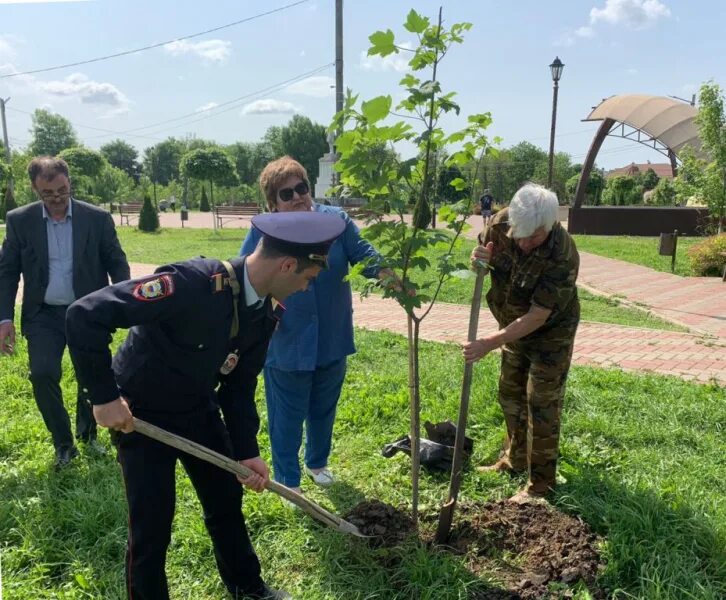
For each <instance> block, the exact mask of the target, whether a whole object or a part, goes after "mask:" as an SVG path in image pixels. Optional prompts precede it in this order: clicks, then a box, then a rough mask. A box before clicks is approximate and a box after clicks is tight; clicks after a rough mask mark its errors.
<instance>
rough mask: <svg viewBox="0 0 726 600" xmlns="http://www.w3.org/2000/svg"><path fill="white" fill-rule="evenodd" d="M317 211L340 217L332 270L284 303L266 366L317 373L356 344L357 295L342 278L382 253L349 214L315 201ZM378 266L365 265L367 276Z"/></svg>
mask: <svg viewBox="0 0 726 600" xmlns="http://www.w3.org/2000/svg"><path fill="white" fill-rule="evenodd" d="M313 210H315V211H317V212H324V213H334V214H338V215H340V218H341V219H343V220H344V221H345V223H346V227H345V231H344V232H343V234H342V235H341V236H340V237H339V238H338V239H337V240H336V241H335V242H334V243H333V245H332V246H331V248H330V252H329V253H328V264H329V266H330V267H329V268H328V269H327V270H325V271H322V272H321V273H320V275H318V277H317V278H316V279H314V280H313V281H312V282H311V284H310V285H309V286H308V289H307V290H306V291H304V292H297V293H295V294H293V295H292V296H290V297H289V298H288V299H287V300H286V301H285V302H284V304H285V309H286V310H285V314H284V316H283V317H282V319H281V321H280V324H279V326H278V328H277V330H276V331H275V333H274V334H273V336H272V340H271V342H270V348H269V350H268V352H267V359H266V362H265V366H266V367H275V368H276V369H280V370H282V371H314V370H315V368H316V367H317V366H319V365H326V364H329V363H331V362H333V361H334V360H339V359H341V358H343V357H345V356H348V355H349V354H353V353H354V352H355V344H354V342H353V296H352V293H351V289H350V284H349V283H348V282H347V281H344V278H345V276H346V275H347V274H348V266H349V265H354V264H356V263H358V262H360V261H362V260H365V259H367V258H369V257H371V258H379V254H378V253H377V252H376V250H375V249H374V248H373V246H371V244H370V243H368V242H367V241H366V240H364V239H363V238H361V236H360V231H359V230H358V227H357V226H356V224H355V223H354V222H353V221H352V220H351V218H350V217H349V216H348V215H347V214H346V213H345V212H344V211H343V210H341V209H340V208H337V207H335V206H325V205H323V204H313ZM260 237H261V235H260V232H259V231H258V230H257V229H254V228H252V229H250V231H249V233H248V234H247V237H246V238H245V241H244V242H243V243H242V249H241V251H240V254H245V255H246V254H251V253H252V252H253V251H254V249H255V248H256V247H257V242H259V240H260ZM378 270H379V268H378V267H377V266H370V267H367V268H366V269H365V270H364V271H363V273H364V275H365V276H366V277H375V276H376V274H377V273H378Z"/></svg>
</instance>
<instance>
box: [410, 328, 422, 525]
mask: <svg viewBox="0 0 726 600" xmlns="http://www.w3.org/2000/svg"><path fill="white" fill-rule="evenodd" d="M418 332H419V322H418V321H417V320H415V319H414V317H413V315H411V314H409V315H408V395H409V401H410V405H411V433H410V437H411V518H412V519H413V524H414V527H416V528H418V480H419V467H420V461H421V457H420V455H419V449H420V446H421V443H420V439H421V396H420V387H419V376H418Z"/></svg>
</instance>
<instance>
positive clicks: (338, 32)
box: [335, 0, 345, 112]
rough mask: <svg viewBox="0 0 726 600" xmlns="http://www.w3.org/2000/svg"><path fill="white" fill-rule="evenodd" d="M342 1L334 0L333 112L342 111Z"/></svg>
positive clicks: (343, 95)
mask: <svg viewBox="0 0 726 600" xmlns="http://www.w3.org/2000/svg"><path fill="white" fill-rule="evenodd" d="M344 97H345V94H344V92H343V0H335V112H340V111H341V110H343V100H344Z"/></svg>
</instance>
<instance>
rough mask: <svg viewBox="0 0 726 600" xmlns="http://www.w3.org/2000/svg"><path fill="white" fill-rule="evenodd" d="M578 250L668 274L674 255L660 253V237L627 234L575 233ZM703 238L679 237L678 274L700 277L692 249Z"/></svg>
mask: <svg viewBox="0 0 726 600" xmlns="http://www.w3.org/2000/svg"><path fill="white" fill-rule="evenodd" d="M573 237H574V238H575V242H576V243H577V248H578V250H582V251H583V252H591V253H592V254H599V255H600V256H607V257H608V258H617V259H618V260H624V261H625V262H629V263H634V264H636V265H642V266H644V267H648V268H650V269H655V270H656V271H663V272H664V273H670V272H671V257H670V256H660V255H659V254H658V246H659V245H660V241H659V238H657V237H632V236H627V235H612V236H610V235H575V236H573ZM703 240H704V238H702V237H679V238H678V246H677V247H676V270H675V274H676V275H683V276H691V277H696V276H697V274H696V273H694V272H693V270H692V269H691V262H690V261H689V260H688V248H690V247H691V246H693V245H694V244H697V243H698V242H701V241H703Z"/></svg>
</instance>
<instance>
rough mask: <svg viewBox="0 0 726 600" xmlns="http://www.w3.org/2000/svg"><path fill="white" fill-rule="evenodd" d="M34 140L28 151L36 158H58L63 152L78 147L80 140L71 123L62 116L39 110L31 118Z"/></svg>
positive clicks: (31, 132)
mask: <svg viewBox="0 0 726 600" xmlns="http://www.w3.org/2000/svg"><path fill="white" fill-rule="evenodd" d="M31 120H32V127H31V128H30V134H31V136H32V139H31V141H30V146H29V147H28V149H29V150H30V153H31V154H33V155H34V156H39V155H42V154H48V155H50V156H56V155H57V154H58V153H59V152H60V151H61V150H65V149H66V148H71V147H73V146H78V145H79V143H78V138H77V137H76V132H75V131H74V130H73V126H72V125H71V122H70V121H69V120H68V119H66V118H65V117H62V116H61V115H58V114H55V113H52V112H50V111H48V110H43V109H42V108H38V109H36V110H35V111H33V114H32V116H31Z"/></svg>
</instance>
